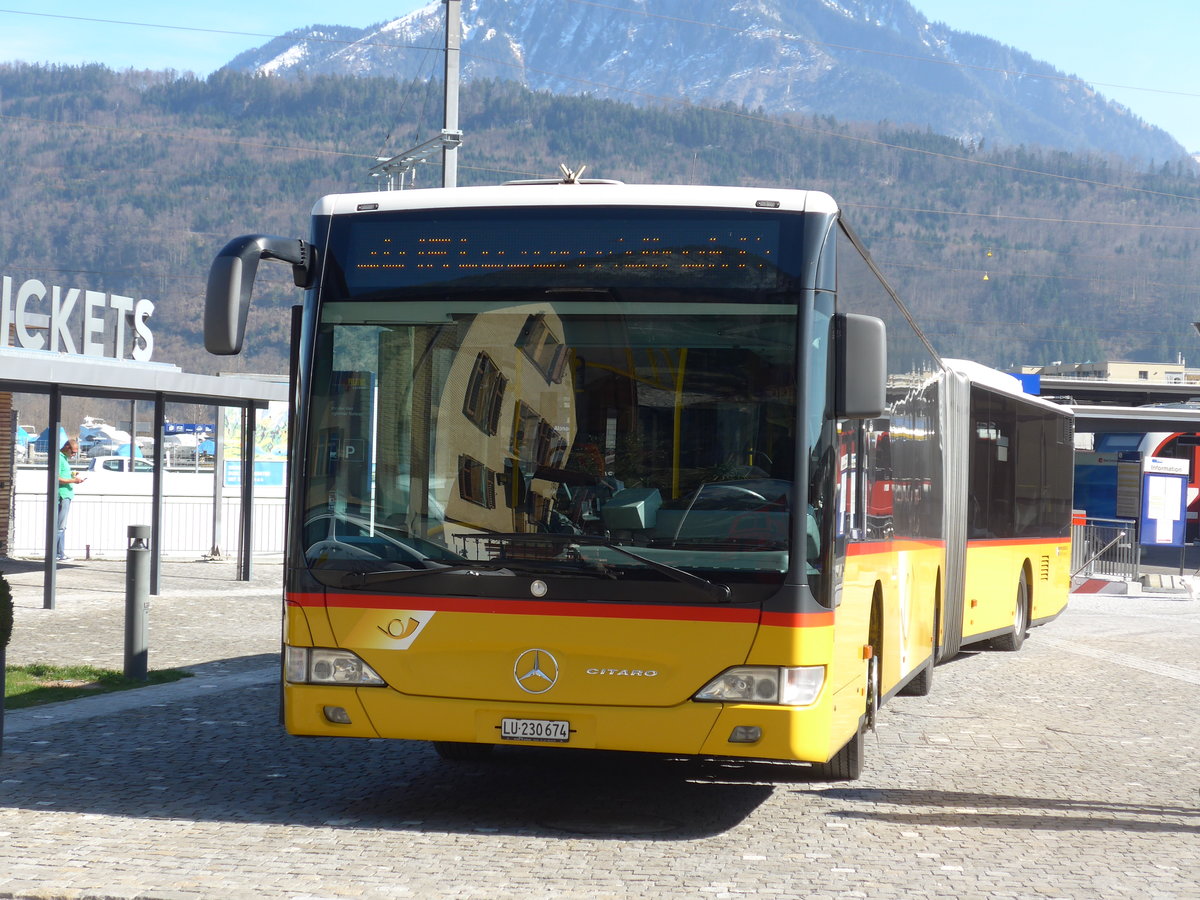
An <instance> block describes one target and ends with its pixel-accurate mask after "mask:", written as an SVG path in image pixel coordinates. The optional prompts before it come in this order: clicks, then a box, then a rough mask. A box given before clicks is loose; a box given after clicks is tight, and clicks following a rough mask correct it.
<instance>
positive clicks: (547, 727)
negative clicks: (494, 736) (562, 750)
mask: <svg viewBox="0 0 1200 900" xmlns="http://www.w3.org/2000/svg"><path fill="white" fill-rule="evenodd" d="M500 737H501V738H502V739H503V740H506V741H551V742H554V743H560V744H561V743H565V742H567V741H569V740H570V739H571V723H570V722H567V721H565V720H562V719H501V720H500Z"/></svg>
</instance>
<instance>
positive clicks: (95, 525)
mask: <svg viewBox="0 0 1200 900" xmlns="http://www.w3.org/2000/svg"><path fill="white" fill-rule="evenodd" d="M241 508H242V504H241V498H240V497H238V498H233V497H230V498H227V499H225V500H223V501H222V504H221V517H222V525H221V527H222V536H221V540H220V543H219V546H220V549H221V551H222V552H223V553H225V554H230V553H233V552H235V551H236V549H237V546H238V531H239V529H240V525H241ZM150 516H151V506H150V498H149V497H148V496H136V495H129V496H122V495H116V496H114V495H111V494H110V495H87V494H77V495H76V496H75V500H74V501H73V502H72V503H71V512H70V514H69V516H68V518H67V555H68V556H74V557H79V558H82V557H83V556H84V555H85V554H90V555H92V556H123V555H124V554H125V550H126V549H127V547H128V544H129V541H128V532H127V529H128V526H130V525H149V524H150ZM162 523H163V528H162V530H163V533H162V538H161V541H160V549H161V551H162V552H163V553H165V554H198V555H199V554H206V553H208V552H209V551H211V550H212V548H213V545H214V541H213V501H212V498H211V497H210V498H208V499H205V498H203V497H177V498H172V497H164V498H163V518H162ZM283 526H284V500H283V498H282V497H262V498H258V497H256V498H255V500H254V511H253V514H252V523H251V527H252V529H253V542H254V545H253V548H252V552H254V553H282V552H283ZM45 541H46V498H45V497H44V496H41V495H34V494H25V493H19V494H17V495H16V497H15V500H14V503H13V517H12V525H11V528H10V531H9V554H10V555H13V556H41V555H42V554H43V552H44V545H45Z"/></svg>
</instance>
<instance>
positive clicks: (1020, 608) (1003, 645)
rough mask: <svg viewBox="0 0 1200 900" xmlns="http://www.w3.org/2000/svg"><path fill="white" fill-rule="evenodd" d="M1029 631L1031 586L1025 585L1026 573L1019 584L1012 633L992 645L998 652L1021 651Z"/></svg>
mask: <svg viewBox="0 0 1200 900" xmlns="http://www.w3.org/2000/svg"><path fill="white" fill-rule="evenodd" d="M1028 630H1029V586H1028V585H1027V584H1026V583H1025V573H1024V572H1022V573H1021V580H1020V582H1019V583H1018V584H1017V611H1016V612H1015V613H1013V629H1012V633H1010V634H1006V635H1004V636H1003V637H998V638H996V640H995V641H994V643H993V644H992V646H994V647H995V648H996V649H997V650H1020V649H1021V645H1022V644H1024V643H1025V632H1027V631H1028Z"/></svg>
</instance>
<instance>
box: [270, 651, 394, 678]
mask: <svg viewBox="0 0 1200 900" xmlns="http://www.w3.org/2000/svg"><path fill="white" fill-rule="evenodd" d="M286 660H287V661H286V666H285V677H286V678H287V680H288V681H289V682H291V683H292V684H347V685H358V686H360V687H382V686H383V685H384V684H386V682H385V681H384V680H383V679H382V678H380V677H379V675H378V674H377V673H376V671H375V670H374V669H372V668H371V667H370V666H368V665H367V664H366V663H365V662H363V661H362V660H361V659H360V658H359V657H358V656H357V655H355V654H353V653H351V652H350V651H349V650H333V649H330V648H327V647H288V648H287V657H286Z"/></svg>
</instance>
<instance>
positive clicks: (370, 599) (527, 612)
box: [288, 594, 759, 623]
mask: <svg viewBox="0 0 1200 900" xmlns="http://www.w3.org/2000/svg"><path fill="white" fill-rule="evenodd" d="M288 602H289V603H294V604H296V605H297V606H315V607H321V606H333V607H339V608H344V609H428V610H432V611H434V612H462V613H503V614H507V615H516V616H575V617H578V618H585V619H587V618H592V619H666V620H672V621H695V622H743V623H754V622H757V621H758V619H759V610H758V609H757V608H745V607H740V608H739V607H719V606H651V605H647V604H619V603H612V604H609V603H576V602H553V601H550V602H547V601H544V600H500V599H491V598H477V597H427V596H415V595H401V594H393V595H380V594H328V595H324V594H289V595H288Z"/></svg>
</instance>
